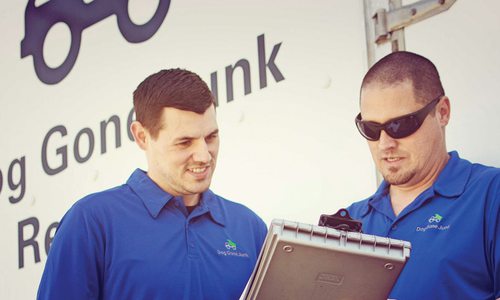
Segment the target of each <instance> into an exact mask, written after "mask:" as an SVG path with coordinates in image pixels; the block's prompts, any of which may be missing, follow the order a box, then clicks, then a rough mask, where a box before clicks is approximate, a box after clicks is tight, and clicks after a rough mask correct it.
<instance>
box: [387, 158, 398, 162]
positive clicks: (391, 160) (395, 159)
mask: <svg viewBox="0 0 500 300" xmlns="http://www.w3.org/2000/svg"><path fill="white" fill-rule="evenodd" d="M384 160H385V161H388V162H395V161H400V160H401V158H400V157H386V158H384Z"/></svg>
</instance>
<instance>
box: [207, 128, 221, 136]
mask: <svg viewBox="0 0 500 300" xmlns="http://www.w3.org/2000/svg"><path fill="white" fill-rule="evenodd" d="M218 133H219V128H217V129H215V130H214V131H212V132H210V133H209V134H208V135H213V134H218Z"/></svg>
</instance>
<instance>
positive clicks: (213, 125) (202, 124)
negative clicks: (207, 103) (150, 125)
mask: <svg viewBox="0 0 500 300" xmlns="http://www.w3.org/2000/svg"><path fill="white" fill-rule="evenodd" d="M161 122H162V126H161V131H165V132H166V133H168V134H169V135H170V136H171V137H172V138H178V137H182V136H185V137H193V138H195V137H200V136H204V135H207V134H210V133H212V132H213V131H216V130H217V129H218V125H217V120H216V117H215V111H214V109H213V107H209V108H208V109H207V110H206V111H205V112H204V113H203V114H198V113H196V112H192V111H187V110H181V109H176V108H173V107H166V108H164V109H163V112H162V120H161Z"/></svg>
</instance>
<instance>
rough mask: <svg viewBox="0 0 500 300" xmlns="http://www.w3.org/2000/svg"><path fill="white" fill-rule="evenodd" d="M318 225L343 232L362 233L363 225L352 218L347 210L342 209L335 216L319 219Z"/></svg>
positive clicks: (323, 216)
mask: <svg viewBox="0 0 500 300" xmlns="http://www.w3.org/2000/svg"><path fill="white" fill-rule="evenodd" d="M318 225H319V226H324V227H330V228H333V229H337V230H343V231H354V232H362V231H361V227H362V225H363V224H362V223H361V222H360V221H357V220H354V219H353V218H351V216H350V215H349V212H348V211H347V210H346V209H345V208H341V209H339V210H338V211H337V212H336V213H335V214H333V215H326V214H322V215H321V216H320V217H319V222H318Z"/></svg>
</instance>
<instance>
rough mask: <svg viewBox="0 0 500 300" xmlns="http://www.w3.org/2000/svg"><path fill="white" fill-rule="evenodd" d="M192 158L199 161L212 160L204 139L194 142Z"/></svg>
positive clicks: (206, 161)
mask: <svg viewBox="0 0 500 300" xmlns="http://www.w3.org/2000/svg"><path fill="white" fill-rule="evenodd" d="M193 160H194V161H195V162H201V163H208V162H210V161H211V160H212V155H211V154H210V151H208V145H207V143H206V142H205V140H200V141H198V142H197V143H196V145H195V148H194V151H193Z"/></svg>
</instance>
